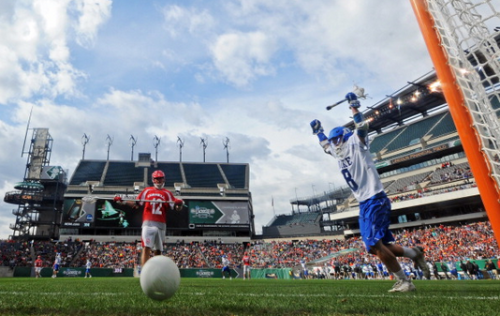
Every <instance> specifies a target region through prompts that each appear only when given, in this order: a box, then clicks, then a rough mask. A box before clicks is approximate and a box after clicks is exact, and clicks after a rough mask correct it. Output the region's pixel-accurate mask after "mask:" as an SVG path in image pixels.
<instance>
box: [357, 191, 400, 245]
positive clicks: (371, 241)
mask: <svg viewBox="0 0 500 316" xmlns="http://www.w3.org/2000/svg"><path fill="white" fill-rule="evenodd" d="M390 216H391V201H389V199H388V198H387V195H386V194H385V192H380V193H378V194H376V195H374V196H372V197H371V198H369V199H368V200H365V201H363V202H360V203H359V229H360V231H361V237H363V242H364V243H365V248H366V250H367V251H370V247H372V246H374V245H375V244H376V243H377V242H378V241H379V240H382V243H383V244H388V243H390V242H393V241H394V236H393V235H392V233H391V231H390V230H389V225H390V224H391V220H390Z"/></svg>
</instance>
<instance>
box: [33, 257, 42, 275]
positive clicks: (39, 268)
mask: <svg viewBox="0 0 500 316" xmlns="http://www.w3.org/2000/svg"><path fill="white" fill-rule="evenodd" d="M42 268H43V260H42V257H41V256H38V257H37V258H36V260H35V277H36V278H37V279H38V278H40V277H41V275H40V273H41V272H42Z"/></svg>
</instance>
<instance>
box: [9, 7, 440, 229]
mask: <svg viewBox="0 0 500 316" xmlns="http://www.w3.org/2000/svg"><path fill="white" fill-rule="evenodd" d="M0 12H1V13H0V107H1V111H0V133H1V138H0V145H1V146H2V148H4V150H3V151H2V152H0V179H1V180H0V195H2V196H4V194H5V192H7V191H11V190H13V185H14V183H16V182H18V181H20V180H22V177H23V175H24V168H25V164H26V156H24V157H21V148H22V143H23V139H24V135H25V129H26V123H27V120H28V115H29V112H30V110H31V109H32V108H33V116H32V120H31V127H48V128H49V131H50V134H51V136H52V137H53V139H54V142H53V152H52V156H51V164H52V165H60V166H62V167H63V168H65V169H67V170H68V172H69V175H70V176H71V175H72V172H73V171H74V168H75V167H76V165H77V163H78V161H79V159H80V158H81V155H82V144H81V138H82V136H83V134H84V133H85V134H87V135H89V136H90V142H89V143H88V144H87V147H86V158H87V159H105V158H106V151H107V148H106V144H105V140H106V137H107V135H110V136H111V137H112V138H113V145H112V147H111V151H110V159H117V160H128V159H130V151H131V148H130V145H129V139H130V137H131V135H133V136H134V137H135V138H136V139H137V144H136V147H135V149H134V152H135V153H138V152H151V153H152V154H153V155H154V147H153V138H154V137H155V136H157V137H159V138H161V144H160V147H159V153H158V156H159V160H162V161H178V159H179V149H178V146H177V142H176V141H177V138H178V137H180V138H181V139H183V141H184V147H183V160H184V161H195V162H201V161H203V154H202V147H201V146H200V139H201V138H204V139H206V141H207V143H208V147H207V149H206V161H207V162H225V161H226V152H225V151H224V148H223V141H224V140H225V139H226V137H227V138H229V140H230V143H229V152H230V161H231V162H238V163H249V164H250V170H251V178H250V189H251V191H252V194H253V201H254V212H255V215H256V218H255V220H256V225H257V227H259V228H260V227H261V226H262V225H266V224H267V223H268V222H269V221H270V220H271V219H272V217H273V215H274V213H275V214H283V213H290V212H291V206H290V200H291V199H293V198H295V196H296V194H297V195H298V196H299V197H305V196H309V195H312V194H313V193H320V192H322V191H327V190H329V189H330V188H332V186H340V185H342V184H343V183H342V180H341V178H340V177H339V175H338V169H337V167H336V163H335V161H334V160H333V159H331V158H330V157H328V156H327V155H325V154H323V152H322V149H321V148H320V147H319V146H318V144H317V141H316V138H315V137H314V136H313V135H311V132H310V128H309V122H310V121H311V120H312V119H315V118H318V119H320V120H322V121H323V123H324V125H325V128H326V129H327V130H329V129H331V128H333V127H335V126H337V125H341V124H344V123H346V122H347V120H348V119H349V111H348V109H347V108H346V106H344V107H338V108H336V109H335V110H332V111H330V112H327V111H325V106H326V105H328V104H331V103H333V102H336V101H338V100H340V99H342V98H343V96H344V95H345V93H346V92H349V91H350V90H351V89H352V87H353V85H354V84H357V85H359V86H362V87H364V88H365V89H366V92H367V93H368V94H369V96H370V98H369V99H367V100H365V101H364V102H363V105H364V106H367V105H372V104H375V103H377V102H378V101H380V100H381V99H383V98H385V96H386V95H388V94H391V93H392V92H394V91H395V90H398V89H399V88H401V87H403V86H404V85H406V83H407V81H411V80H413V79H416V78H418V77H420V76H421V75H423V74H425V73H427V72H429V71H431V70H432V63H431V61H430V59H429V57H428V53H427V50H426V47H425V45H424V42H423V39H422V36H421V34H420V31H419V29H418V25H417V22H416V19H415V17H414V14H413V11H412V8H411V5H410V1H395V0H381V1H369V0H356V1H342V0H337V1H335V0H330V1H326V0H310V1H298V0H275V1H264V0H224V1H217V0H214V1H163V0H156V1H149V0H140V1H139V0H131V1H110V0H93V1H90V0H64V1H62V0H61V1H57V2H47V1H43V0H30V1H28V0H26V1H24V0H16V1H14V0H1V1H0ZM5 149H8V150H5ZM272 199H274V210H273V208H272V206H271V200H272ZM14 208H15V206H14V205H9V204H6V203H4V202H3V201H1V202H0V238H7V237H8V235H9V234H10V233H11V232H12V231H11V230H10V229H9V228H8V225H9V224H10V223H14V222H15V217H14V216H13V215H12V209H14Z"/></svg>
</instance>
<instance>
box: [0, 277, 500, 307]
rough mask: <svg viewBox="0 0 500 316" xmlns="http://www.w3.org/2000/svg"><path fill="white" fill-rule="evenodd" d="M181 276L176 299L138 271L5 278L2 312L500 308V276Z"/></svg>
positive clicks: (0, 296)
mask: <svg viewBox="0 0 500 316" xmlns="http://www.w3.org/2000/svg"><path fill="white" fill-rule="evenodd" d="M393 283H394V282H393V281H378V280H367V281H363V280H341V281H334V280H265V279H264V280H257V279H255V280H237V279H235V280H228V279H226V280H220V279H190V278H185V279H182V281H181V286H180V288H179V290H178V291H177V293H176V294H175V295H174V296H173V297H172V298H171V299H169V300H166V301H163V302H157V301H153V300H151V299H149V298H148V297H146V296H145V295H144V294H143V292H142V290H141V287H140V285H139V279H136V278H118V277H114V278H91V279H84V278H57V279H52V278H42V279H35V278H3V279H0V315H2V316H7V315H71V316H80V315H92V316H98V315H106V316H110V315H259V316H260V315H291V316H294V315H398V316H399V315H419V316H424V315H432V316H436V315H492V316H493V315H498V312H499V310H500V281H493V280H481V281H415V285H416V286H417V291H416V292H412V293H387V290H388V289H390V288H391V287H392V285H393Z"/></svg>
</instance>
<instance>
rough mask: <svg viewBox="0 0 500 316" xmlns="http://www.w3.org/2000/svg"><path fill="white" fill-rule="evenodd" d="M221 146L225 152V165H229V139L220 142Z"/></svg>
mask: <svg viewBox="0 0 500 316" xmlns="http://www.w3.org/2000/svg"><path fill="white" fill-rule="evenodd" d="M222 145H223V146H224V149H225V150H226V159H227V163H229V138H227V137H226V139H225V140H223V141H222Z"/></svg>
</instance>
